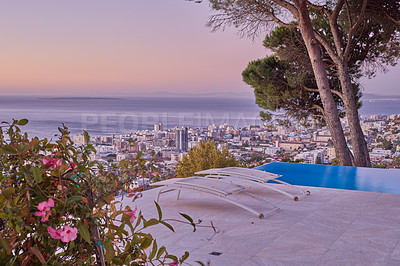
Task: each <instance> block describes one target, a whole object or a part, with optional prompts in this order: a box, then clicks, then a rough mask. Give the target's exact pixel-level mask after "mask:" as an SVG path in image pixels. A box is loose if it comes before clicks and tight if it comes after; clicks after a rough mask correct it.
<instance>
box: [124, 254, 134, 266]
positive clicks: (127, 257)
mask: <svg viewBox="0 0 400 266" xmlns="http://www.w3.org/2000/svg"><path fill="white" fill-rule="evenodd" d="M131 261H132V257H131V255H130V254H128V256H126V258H125V261H124V264H125V265H128V264H129V263H130V262H131Z"/></svg>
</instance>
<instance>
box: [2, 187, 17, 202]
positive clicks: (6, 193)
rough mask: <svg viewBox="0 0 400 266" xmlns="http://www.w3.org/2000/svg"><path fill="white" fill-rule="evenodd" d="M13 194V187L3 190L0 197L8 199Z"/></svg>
mask: <svg viewBox="0 0 400 266" xmlns="http://www.w3.org/2000/svg"><path fill="white" fill-rule="evenodd" d="M14 193H15V188H13V187H8V188H6V189H4V190H3V192H2V193H1V195H3V196H4V197H5V198H6V199H8V198H10V197H11V196H12V195H13V194H14Z"/></svg>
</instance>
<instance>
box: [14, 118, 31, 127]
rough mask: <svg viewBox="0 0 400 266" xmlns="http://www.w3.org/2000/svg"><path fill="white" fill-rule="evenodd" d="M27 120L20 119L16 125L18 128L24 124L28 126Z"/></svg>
mask: <svg viewBox="0 0 400 266" xmlns="http://www.w3.org/2000/svg"><path fill="white" fill-rule="evenodd" d="M28 122H29V121H28V119H21V120H19V121H18V123H17V125H18V126H25V125H26V124H28Z"/></svg>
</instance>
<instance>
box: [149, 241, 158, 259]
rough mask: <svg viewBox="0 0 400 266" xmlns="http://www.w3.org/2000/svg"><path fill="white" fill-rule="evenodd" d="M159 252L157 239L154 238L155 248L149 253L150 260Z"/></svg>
mask: <svg viewBox="0 0 400 266" xmlns="http://www.w3.org/2000/svg"><path fill="white" fill-rule="evenodd" d="M156 254H157V241H155V240H154V242H153V248H152V249H151V252H150V255H149V260H152V259H153V258H154V257H155V256H156Z"/></svg>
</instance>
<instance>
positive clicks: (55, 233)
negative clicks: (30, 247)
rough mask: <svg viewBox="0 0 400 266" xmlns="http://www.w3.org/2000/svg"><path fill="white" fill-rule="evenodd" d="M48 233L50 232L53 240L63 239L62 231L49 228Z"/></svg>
mask: <svg viewBox="0 0 400 266" xmlns="http://www.w3.org/2000/svg"><path fill="white" fill-rule="evenodd" d="M47 231H48V232H49V234H50V236H51V238H53V239H61V233H62V231H63V230H62V229H57V230H56V229H54V228H53V227H51V226H49V227H47Z"/></svg>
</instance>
